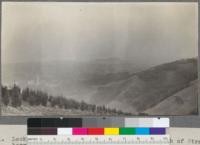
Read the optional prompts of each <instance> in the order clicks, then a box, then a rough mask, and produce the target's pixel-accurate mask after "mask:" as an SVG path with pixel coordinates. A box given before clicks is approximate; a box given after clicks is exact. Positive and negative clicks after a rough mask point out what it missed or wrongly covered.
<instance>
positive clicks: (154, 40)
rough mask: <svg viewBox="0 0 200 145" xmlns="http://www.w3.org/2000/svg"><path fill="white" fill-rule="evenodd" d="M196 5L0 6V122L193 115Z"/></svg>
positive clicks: (196, 49) (88, 3)
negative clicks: (8, 119)
mask: <svg viewBox="0 0 200 145" xmlns="http://www.w3.org/2000/svg"><path fill="white" fill-rule="evenodd" d="M197 72H198V3H192V2H187V3H184V2H182V3H176V2H137V3H132V2H113V3H112V2H107V3H104V2H101V3H100V2H96V3H95V2H2V16H1V94H2V95H1V99H0V100H1V102H0V104H1V115H2V116H45V115H46V116H55V115H62V116H68V115H70V116H83V115H85V116H135V115H142V116H143V115H144V116H145V115H197V114H198V101H197V100H198V73H197Z"/></svg>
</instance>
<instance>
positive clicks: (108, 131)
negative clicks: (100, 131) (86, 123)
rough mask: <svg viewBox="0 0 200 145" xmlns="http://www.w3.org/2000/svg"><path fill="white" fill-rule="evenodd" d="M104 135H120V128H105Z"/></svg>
mask: <svg viewBox="0 0 200 145" xmlns="http://www.w3.org/2000/svg"><path fill="white" fill-rule="evenodd" d="M104 135H119V128H104Z"/></svg>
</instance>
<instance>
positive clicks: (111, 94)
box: [92, 59, 197, 114]
mask: <svg viewBox="0 0 200 145" xmlns="http://www.w3.org/2000/svg"><path fill="white" fill-rule="evenodd" d="M196 79H197V60H196V59H184V60H179V61H175V62H171V63H167V64H162V65H159V66H156V67H153V68H151V69H148V70H145V71H142V72H139V73H136V74H134V75H133V76H131V77H130V78H128V79H126V80H123V81H119V82H114V83H110V84H107V85H105V86H102V87H99V88H98V91H97V92H96V93H95V94H94V96H93V99H92V102H95V103H97V104H101V105H102V104H105V105H107V106H109V107H114V108H118V109H121V110H123V111H126V112H132V113H135V114H138V113H142V112H143V111H145V110H147V109H149V108H151V107H153V106H155V105H157V104H159V103H160V102H162V101H163V100H165V99H167V98H168V97H170V96H172V95H173V94H176V93H177V92H179V91H181V90H182V89H184V88H187V87H189V86H190V83H191V81H193V80H196ZM188 95H189V94H188ZM180 97H182V96H180ZM171 105H172V106H174V105H176V103H174V104H171ZM149 113H150V114H154V112H149ZM156 113H158V112H156ZM158 114H161V113H158ZM183 114H184V113H183Z"/></svg>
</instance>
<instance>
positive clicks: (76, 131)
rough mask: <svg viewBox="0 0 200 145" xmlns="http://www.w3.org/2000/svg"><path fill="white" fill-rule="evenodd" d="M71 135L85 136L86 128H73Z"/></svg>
mask: <svg viewBox="0 0 200 145" xmlns="http://www.w3.org/2000/svg"><path fill="white" fill-rule="evenodd" d="M72 133H73V135H87V128H73V129H72Z"/></svg>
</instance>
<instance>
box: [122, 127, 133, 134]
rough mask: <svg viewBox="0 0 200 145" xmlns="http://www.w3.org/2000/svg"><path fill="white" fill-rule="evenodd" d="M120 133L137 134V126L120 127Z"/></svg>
mask: <svg viewBox="0 0 200 145" xmlns="http://www.w3.org/2000/svg"><path fill="white" fill-rule="evenodd" d="M119 134H120V135H134V134H136V133H135V128H120V129H119Z"/></svg>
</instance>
